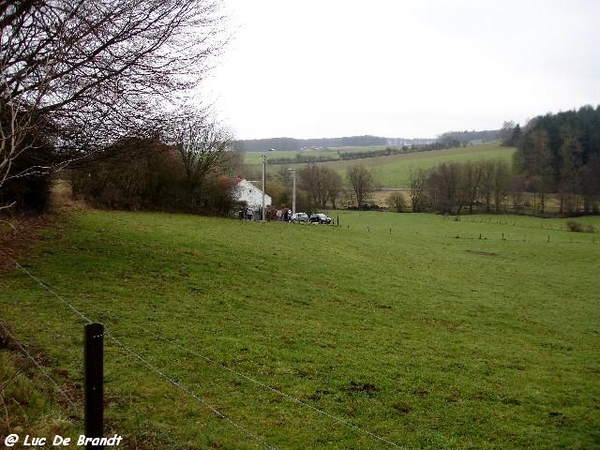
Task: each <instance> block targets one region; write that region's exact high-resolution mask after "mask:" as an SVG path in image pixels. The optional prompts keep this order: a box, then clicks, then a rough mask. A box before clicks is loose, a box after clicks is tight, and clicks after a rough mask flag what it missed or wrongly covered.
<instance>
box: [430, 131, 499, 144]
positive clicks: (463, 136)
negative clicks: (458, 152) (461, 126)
mask: <svg viewBox="0 0 600 450" xmlns="http://www.w3.org/2000/svg"><path fill="white" fill-rule="evenodd" d="M439 139H440V141H444V142H452V141H458V142H460V143H461V144H463V145H464V144H468V143H469V142H473V141H481V142H492V141H497V140H498V139H500V130H483V131H475V130H473V131H448V132H446V133H444V134H442V135H441V136H440V138H439Z"/></svg>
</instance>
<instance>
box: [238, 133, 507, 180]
mask: <svg viewBox="0 0 600 450" xmlns="http://www.w3.org/2000/svg"><path fill="white" fill-rule="evenodd" d="M382 148H383V147H382ZM373 149H377V148H375V147H373V148H372V147H366V148H354V150H356V151H359V150H373ZM342 151H351V150H350V149H348V148H346V149H342ZM514 151H515V149H514V148H506V147H501V146H500V145H499V144H497V143H488V144H478V145H472V146H469V147H460V148H452V149H445V150H433V151H427V152H415V153H406V154H402V155H392V156H383V157H377V158H364V159H355V160H345V161H342V160H339V161H328V162H324V163H319V164H323V165H326V166H328V167H331V168H333V169H334V170H336V171H337V172H338V173H340V174H341V175H342V176H345V174H346V170H347V168H348V167H350V166H353V165H355V164H363V165H366V166H367V167H369V168H370V169H372V170H373V172H374V174H375V177H376V180H377V183H378V184H379V185H381V186H385V187H405V186H407V185H408V176H409V172H410V170H415V169H419V168H423V169H429V168H432V167H435V166H436V165H438V164H441V163H444V162H450V161H453V162H467V161H473V162H475V161H482V160H489V159H504V160H506V161H508V162H511V159H512V155H513V153H514ZM312 154H314V155H325V154H327V155H329V154H332V155H337V150H336V151H327V150H323V151H321V152H313V153H312ZM271 155H272V156H271ZM295 155H296V152H271V153H269V157H273V158H282V157H288V158H293V157H295ZM246 158H247V160H246V162H247V164H250V165H251V166H252V167H254V168H255V170H257V171H258V170H259V165H260V156H259V155H258V154H256V155H255V154H248V155H247V156H246ZM295 165H297V166H300V167H301V166H304V164H292V165H291V166H292V167H293V166H295Z"/></svg>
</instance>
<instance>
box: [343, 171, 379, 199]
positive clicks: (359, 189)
mask: <svg viewBox="0 0 600 450" xmlns="http://www.w3.org/2000/svg"><path fill="white" fill-rule="evenodd" d="M346 179H347V180H348V183H349V185H350V188H351V190H352V193H353V194H354V198H355V200H356V204H357V206H358V207H359V208H360V207H362V205H363V204H364V201H365V198H366V196H367V194H368V193H369V192H370V191H371V190H372V189H373V186H374V184H375V180H374V177H373V174H372V173H371V172H370V171H369V169H367V168H366V167H365V166H362V165H360V164H357V165H354V166H352V167H349V168H348V170H347V172H346Z"/></svg>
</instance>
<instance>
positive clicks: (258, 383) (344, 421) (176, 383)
mask: <svg viewBox="0 0 600 450" xmlns="http://www.w3.org/2000/svg"><path fill="white" fill-rule="evenodd" d="M14 263H15V267H16V268H17V269H18V270H20V271H21V272H23V273H24V274H25V275H27V276H28V277H29V278H30V279H32V280H33V281H35V282H36V283H37V284H38V285H39V286H40V288H42V289H44V290H46V291H47V292H49V293H50V294H52V295H53V296H54V297H55V298H56V299H57V300H59V301H60V302H61V303H62V304H63V305H64V306H66V307H67V308H68V309H69V310H70V311H71V312H73V313H74V314H75V315H77V317H78V318H79V319H80V320H81V321H83V322H85V323H86V324H91V323H93V321H92V320H91V319H90V318H89V317H88V316H86V315H85V314H83V313H82V312H81V311H80V310H79V309H77V308H76V307H75V306H73V304H72V303H70V302H69V301H67V300H66V299H65V298H64V297H63V296H61V295H59V294H58V293H57V292H56V291H55V290H53V289H52V288H51V287H50V286H49V285H48V284H47V283H45V282H44V281H42V280H41V279H40V278H39V277H37V276H35V275H33V274H32V273H31V272H30V271H28V270H27V269H26V268H24V267H23V266H22V265H20V264H19V263H18V262H16V261H14ZM0 325H1V323H0ZM130 325H131V326H134V327H136V328H139V329H140V330H143V331H144V332H146V333H150V334H152V335H153V336H154V337H155V338H156V339H158V340H161V341H163V342H166V343H168V344H170V345H172V346H175V347H178V348H179V349H180V350H182V351H184V352H186V353H189V354H190V355H193V356H195V357H197V358H200V359H202V360H204V361H205V362H207V363H209V364H211V365H213V366H215V367H217V368H219V369H220V370H223V371H227V372H229V373H230V374H233V375H234V376H236V377H238V378H241V379H243V380H245V381H247V382H249V383H252V384H254V385H256V386H258V387H260V388H261V389H264V390H266V391H268V392H271V393H273V394H275V395H277V396H280V397H282V398H285V399H287V400H289V401H292V402H293V403H296V404H297V405H299V406H301V407H303V408H306V409H308V410H311V411H312V412H314V413H315V414H318V415H321V416H323V417H325V418H328V419H330V420H332V421H334V422H335V423H337V424H339V425H342V426H344V427H346V428H348V429H351V430H353V431H354V432H356V433H359V434H363V435H365V436H368V437H370V438H372V439H374V440H377V441H379V442H381V443H384V444H386V445H388V446H390V447H394V448H404V447H402V446H401V445H399V444H397V443H396V442H393V441H392V440H390V439H387V438H384V437H382V436H380V435H378V434H376V433H374V432H371V431H369V430H367V429H365V428H363V427H360V426H358V425H356V424H354V423H352V422H351V421H349V420H347V419H345V418H343V417H339V416H336V415H334V414H331V413H329V412H327V411H325V410H323V409H320V408H317V407H315V406H313V405H311V404H309V403H307V402H306V401H303V400H301V399H299V398H297V397H294V396H292V395H290V394H287V393H285V392H283V391H282V390H280V389H276V388H274V387H271V386H269V385H268V384H266V383H263V382H261V381H259V380H257V379H256V378H255V377H252V376H250V375H247V374H245V373H242V372H240V371H237V370H235V369H232V368H230V367H227V366H225V365H224V364H222V363H219V362H218V361H216V360H215V359H213V358H210V357H208V356H206V355H204V354H202V353H200V352H199V351H198V350H194V349H190V348H187V347H185V346H184V345H182V344H180V343H179V342H176V341H175V340H173V339H169V338H166V337H163V336H160V335H158V334H156V333H153V332H151V331H149V330H147V329H146V328H144V327H140V326H137V325H135V324H128V326H130ZM3 328H4V326H3ZM104 335H105V336H106V337H107V338H108V339H110V341H111V342H113V343H114V344H115V345H116V346H117V347H118V348H119V349H121V351H122V352H123V353H125V354H127V355H128V356H131V357H133V358H134V359H136V360H137V361H138V362H139V363H141V364H143V365H144V366H146V367H147V368H148V369H149V370H150V371H151V372H152V373H154V374H155V375H157V376H159V377H160V378H162V379H163V380H165V381H166V382H168V383H169V384H170V385H171V386H172V387H173V388H175V389H177V390H179V391H180V392H181V393H183V394H184V395H186V396H188V397H189V398H191V399H193V400H194V401H195V402H197V403H199V404H201V405H202V406H203V407H204V408H206V409H208V410H210V411H211V412H212V413H213V414H214V415H215V416H216V417H218V418H219V419H222V420H224V421H225V422H227V423H228V424H229V425H231V426H233V427H234V428H236V429H238V430H239V431H240V432H241V433H243V434H244V435H246V436H247V437H249V438H251V439H253V440H254V441H255V442H256V444H257V445H259V446H261V447H263V448H267V449H275V448H276V447H274V446H273V445H270V444H268V443H267V442H266V440H265V439H263V438H262V437H260V436H258V434H256V433H254V432H251V431H250V430H248V429H247V428H246V427H244V426H243V425H241V424H239V423H238V422H236V421H234V420H233V419H231V418H230V417H228V416H227V415H225V414H224V413H223V412H221V411H220V410H219V409H217V408H216V407H214V406H212V405H211V404H210V403H209V402H208V401H206V400H205V399H204V398H202V397H200V396H199V395H197V394H196V393H194V392H193V391H192V390H191V389H189V388H187V387H185V386H184V384H183V383H182V382H181V381H177V380H175V378H174V377H172V376H170V375H168V374H167V373H166V371H165V370H164V369H160V368H158V367H157V366H156V365H154V364H152V363H151V362H149V361H148V360H147V359H146V358H144V357H143V356H141V355H140V354H139V353H138V352H136V351H135V350H133V349H132V348H131V347H130V346H128V345H125V344H124V343H123V342H122V341H121V340H120V339H119V338H117V337H116V336H115V334H114V333H113V331H112V330H111V329H109V328H105V332H104ZM53 384H54V385H56V386H57V387H58V384H57V383H56V382H54V381H53ZM70 403H71V404H72V405H73V406H78V405H76V404H75V402H73V401H72V399H71V401H70ZM78 407H79V409H80V410H81V407H80V406H78Z"/></svg>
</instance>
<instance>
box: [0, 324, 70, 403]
mask: <svg viewBox="0 0 600 450" xmlns="http://www.w3.org/2000/svg"><path fill="white" fill-rule="evenodd" d="M0 327H2V329H3V330H4V332H5V333H6V334H7V335H8V336H9V337H10V339H11V340H12V341H13V342H14V343H15V344H16V345H17V347H19V349H20V350H21V352H22V353H23V354H24V355H25V356H26V357H27V358H29V360H30V361H31V362H32V363H33V364H34V365H35V366H36V367H37V368H38V369H40V371H41V372H42V373H43V374H44V376H45V377H46V378H47V379H48V380H49V381H50V383H52V385H53V386H54V388H55V389H56V390H57V391H58V392H60V393H61V394H62V396H63V397H64V398H65V399H66V400H67V402H69V404H70V405H71V406H72V407H74V408H75V409H77V410H78V411H79V412H81V408H80V407H79V406H78V405H77V403H75V401H74V400H73V399H72V398H71V397H69V396H68V395H67V393H66V392H65V391H64V390H62V389H61V388H60V386H59V385H58V383H57V382H56V381H54V379H53V378H52V377H51V376H50V375H49V374H48V372H47V371H46V370H45V369H44V368H43V367H42V366H41V365H40V364H39V363H38V362H37V361H36V360H35V358H34V357H33V356H32V355H31V353H29V352H28V351H27V349H26V348H25V346H24V345H23V344H21V342H19V341H18V340H17V338H15V336H14V335H13V334H12V333H11V332H10V331H8V328H6V326H4V324H3V323H2V322H0Z"/></svg>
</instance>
